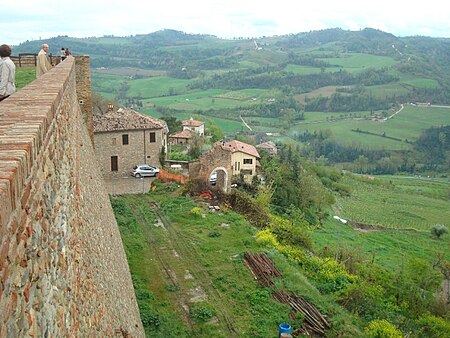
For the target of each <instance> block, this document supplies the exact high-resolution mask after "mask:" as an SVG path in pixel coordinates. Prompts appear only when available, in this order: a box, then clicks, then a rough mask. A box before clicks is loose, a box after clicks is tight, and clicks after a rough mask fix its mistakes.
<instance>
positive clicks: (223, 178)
mask: <svg viewBox="0 0 450 338" xmlns="http://www.w3.org/2000/svg"><path fill="white" fill-rule="evenodd" d="M214 170H218V171H219V172H218V177H217V179H218V182H220V183H221V184H220V188H221V189H222V190H223V191H224V192H227V191H229V190H230V188H231V173H232V170H231V150H230V149H227V148H224V147H223V142H216V143H214V145H213V146H212V148H211V149H210V150H209V151H207V152H206V153H204V154H202V155H201V156H200V158H199V159H198V160H197V161H195V162H191V163H189V177H190V178H191V179H198V180H203V181H205V182H209V177H210V176H211V173H212V172H213V171H214Z"/></svg>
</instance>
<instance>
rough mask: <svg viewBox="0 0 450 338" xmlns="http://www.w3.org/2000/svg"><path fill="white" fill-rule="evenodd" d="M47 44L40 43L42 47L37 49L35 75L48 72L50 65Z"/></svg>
mask: <svg viewBox="0 0 450 338" xmlns="http://www.w3.org/2000/svg"><path fill="white" fill-rule="evenodd" d="M47 52H48V45H47V44H46V43H44V44H43V45H42V49H41V50H40V51H39V54H38V56H37V64H36V77H39V76H41V75H42V74H44V73H46V72H48V71H49V70H50V68H52V65H51V64H50V61H49V59H48V56H47Z"/></svg>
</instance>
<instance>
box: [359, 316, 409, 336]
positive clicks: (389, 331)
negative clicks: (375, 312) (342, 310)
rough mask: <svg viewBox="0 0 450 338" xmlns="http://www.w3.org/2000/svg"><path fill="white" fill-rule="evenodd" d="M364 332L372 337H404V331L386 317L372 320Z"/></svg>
mask: <svg viewBox="0 0 450 338" xmlns="http://www.w3.org/2000/svg"><path fill="white" fill-rule="evenodd" d="M364 333H365V334H366V335H367V336H368V337H370V338H403V334H402V331H400V330H399V329H397V328H396V327H395V325H394V324H391V323H389V322H388V321H387V320H385V319H381V320H379V319H377V320H373V321H371V322H370V323H369V325H367V326H366V328H365V329H364Z"/></svg>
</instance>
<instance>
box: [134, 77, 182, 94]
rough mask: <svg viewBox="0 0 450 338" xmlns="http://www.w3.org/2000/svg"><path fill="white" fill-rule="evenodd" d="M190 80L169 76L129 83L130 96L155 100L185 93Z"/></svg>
mask: <svg viewBox="0 0 450 338" xmlns="http://www.w3.org/2000/svg"><path fill="white" fill-rule="evenodd" d="M189 82H190V80H183V79H174V78H171V77H167V76H158V77H148V78H144V79H136V80H133V81H130V82H129V85H130V88H129V89H128V92H127V94H128V96H142V97H145V98H155V97H160V96H166V95H173V94H178V93H185V92H186V91H187V88H186V86H187V85H188V84H189Z"/></svg>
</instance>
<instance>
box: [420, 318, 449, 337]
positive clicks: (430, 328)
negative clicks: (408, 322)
mask: <svg viewBox="0 0 450 338" xmlns="http://www.w3.org/2000/svg"><path fill="white" fill-rule="evenodd" d="M417 323H418V324H419V326H420V327H421V328H420V330H419V335H420V336H421V337H429V338H444V337H450V322H448V321H446V320H445V319H443V318H441V317H436V316H433V315H430V314H428V315H425V316H422V317H420V318H419V320H418V321H417Z"/></svg>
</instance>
